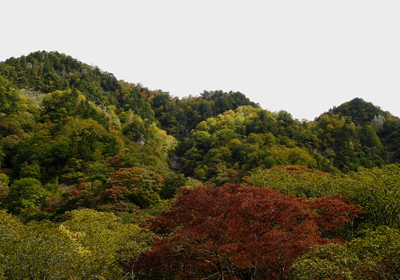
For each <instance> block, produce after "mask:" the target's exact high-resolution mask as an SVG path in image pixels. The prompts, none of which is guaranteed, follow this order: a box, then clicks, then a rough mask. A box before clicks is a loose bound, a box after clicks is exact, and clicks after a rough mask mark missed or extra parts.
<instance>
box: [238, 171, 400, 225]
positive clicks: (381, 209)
mask: <svg viewBox="0 0 400 280" xmlns="http://www.w3.org/2000/svg"><path fill="white" fill-rule="evenodd" d="M246 181H247V182H249V183H251V184H253V185H254V186H256V187H262V188H271V189H276V190H279V191H281V192H282V193H284V194H291V195H296V196H305V197H309V198H314V197H323V196H329V195H333V194H338V193H339V194H341V195H342V196H345V197H347V198H349V199H351V200H352V201H353V204H359V205H361V206H362V207H363V210H364V211H366V212H367V213H366V214H365V215H364V217H363V220H362V221H363V223H367V224H373V225H375V226H378V225H384V226H388V227H392V228H398V229H400V219H399V212H400V185H399V182H400V165H398V164H393V165H385V166H383V167H382V168H377V167H375V168H371V169H366V168H361V169H359V171H358V172H351V173H349V174H347V175H344V174H341V175H332V174H327V173H322V172H319V171H312V170H307V169H304V168H302V167H286V168H284V167H279V168H275V169H271V170H256V171H254V172H253V173H252V175H251V176H249V177H247V178H246Z"/></svg>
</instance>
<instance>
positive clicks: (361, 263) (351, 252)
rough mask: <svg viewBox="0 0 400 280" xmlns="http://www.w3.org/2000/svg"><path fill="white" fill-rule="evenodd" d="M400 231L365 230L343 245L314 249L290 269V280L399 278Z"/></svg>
mask: <svg viewBox="0 0 400 280" xmlns="http://www.w3.org/2000/svg"><path fill="white" fill-rule="evenodd" d="M399 250H400V232H399V231H398V230H394V229H389V228H385V227H383V228H378V229H377V230H376V231H373V230H368V231H367V232H366V234H365V236H364V237H362V238H357V239H354V240H352V241H351V242H349V243H346V244H344V245H339V244H328V245H324V246H315V247H312V248H311V249H309V251H308V253H306V254H305V255H304V256H302V257H300V258H299V259H298V260H297V261H296V262H295V263H294V265H293V266H292V268H291V270H292V276H293V279H299V280H308V279H399V277H400V261H399V257H398V254H399Z"/></svg>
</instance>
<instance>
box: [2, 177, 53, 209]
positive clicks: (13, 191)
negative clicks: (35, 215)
mask: <svg viewBox="0 0 400 280" xmlns="http://www.w3.org/2000/svg"><path fill="white" fill-rule="evenodd" d="M45 195H46V191H45V190H44V189H43V187H42V184H41V183H40V181H38V180H36V179H34V178H22V179H19V180H16V181H15V182H14V183H12V184H11V186H10V194H9V196H8V199H9V200H10V201H11V203H10V210H11V212H12V213H15V214H18V213H21V212H22V211H23V210H26V211H36V210H38V209H40V205H41V202H42V198H43V197H44V196H45Z"/></svg>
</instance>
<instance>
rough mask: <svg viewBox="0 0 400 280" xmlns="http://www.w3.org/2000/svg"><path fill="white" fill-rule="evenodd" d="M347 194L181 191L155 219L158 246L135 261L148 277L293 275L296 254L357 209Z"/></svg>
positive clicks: (133, 267)
mask: <svg viewBox="0 0 400 280" xmlns="http://www.w3.org/2000/svg"><path fill="white" fill-rule="evenodd" d="M359 213H362V211H361V210H360V207H359V206H353V205H351V204H350V201H349V200H347V199H346V198H343V197H340V196H332V197H325V198H320V199H315V200H313V201H308V200H306V199H305V198H297V197H295V196H286V195H282V194H280V193H279V192H278V191H274V190H268V189H259V188H254V187H249V186H242V185H238V184H225V185H224V186H222V187H216V188H210V187H197V188H194V189H191V190H190V189H183V190H181V196H179V197H178V199H177V200H176V201H175V202H174V203H173V205H172V208H171V210H169V211H166V212H164V213H163V215H162V216H161V217H158V218H154V219H152V220H150V221H149V226H150V229H151V230H152V231H154V232H156V233H158V234H159V236H160V238H159V239H157V240H155V242H154V244H153V249H152V250H151V251H149V252H147V253H146V254H142V255H141V256H139V257H138V258H137V259H134V260H132V262H131V263H130V265H129V266H128V267H127V270H128V271H133V272H135V273H137V274H138V275H140V279H157V278H158V277H161V278H162V279H169V278H171V279H287V278H288V277H289V275H290V274H289V268H290V266H291V265H292V263H293V261H294V260H295V259H296V258H297V257H298V256H300V255H302V254H303V253H304V252H305V250H306V249H307V248H308V247H309V246H311V245H315V244H325V243H329V242H334V241H335V240H334V239H326V238H322V237H321V235H322V234H323V233H325V232H326V231H331V230H333V229H336V228H338V227H340V225H341V224H342V223H344V222H347V221H350V220H351V219H352V218H353V217H356V216H357V214H359Z"/></svg>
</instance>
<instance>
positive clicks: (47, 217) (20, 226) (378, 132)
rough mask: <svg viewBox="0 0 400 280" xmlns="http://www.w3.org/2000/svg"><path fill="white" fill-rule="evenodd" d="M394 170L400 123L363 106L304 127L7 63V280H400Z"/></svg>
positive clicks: (2, 126) (104, 75)
mask: <svg viewBox="0 0 400 280" xmlns="http://www.w3.org/2000/svg"><path fill="white" fill-rule="evenodd" d="M133 78H134V77H133ZM399 162H400V119H399V118H398V117H396V116H393V115H391V113H390V112H387V111H383V110H382V109H381V108H380V107H378V106H376V105H374V104H372V103H370V102H367V101H364V100H363V99H361V98H355V99H353V100H351V101H348V102H346V103H344V104H342V105H340V106H339V107H333V108H331V109H329V110H328V111H327V112H326V113H324V114H322V115H320V116H316V118H315V119H314V120H312V121H306V120H303V121H299V120H297V119H293V117H292V116H291V114H290V113H289V112H286V111H279V112H270V111H267V110H264V109H262V108H261V107H260V105H259V104H258V103H255V102H253V101H251V100H249V99H248V98H247V97H246V96H245V95H244V94H243V93H240V92H223V91H219V90H215V91H204V92H202V93H200V94H199V95H198V96H187V97H184V98H178V97H175V96H172V95H170V94H169V93H168V92H164V91H162V90H150V89H148V88H146V87H144V86H143V85H141V84H134V83H129V82H126V81H122V80H118V79H117V78H116V77H115V76H114V75H113V74H112V73H108V72H106V71H103V70H101V69H99V68H98V67H96V66H90V65H87V64H85V63H83V62H80V61H78V60H76V59H74V58H72V57H70V56H68V55H66V54H60V53H58V52H46V51H38V52H34V53H31V54H29V55H27V56H22V57H19V58H10V59H8V60H6V61H4V62H0V258H1V260H2V261H0V279H399V278H400V255H399V253H398V252H399V251H400V215H399V213H400V165H399ZM397 246H398V247H397Z"/></svg>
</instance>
